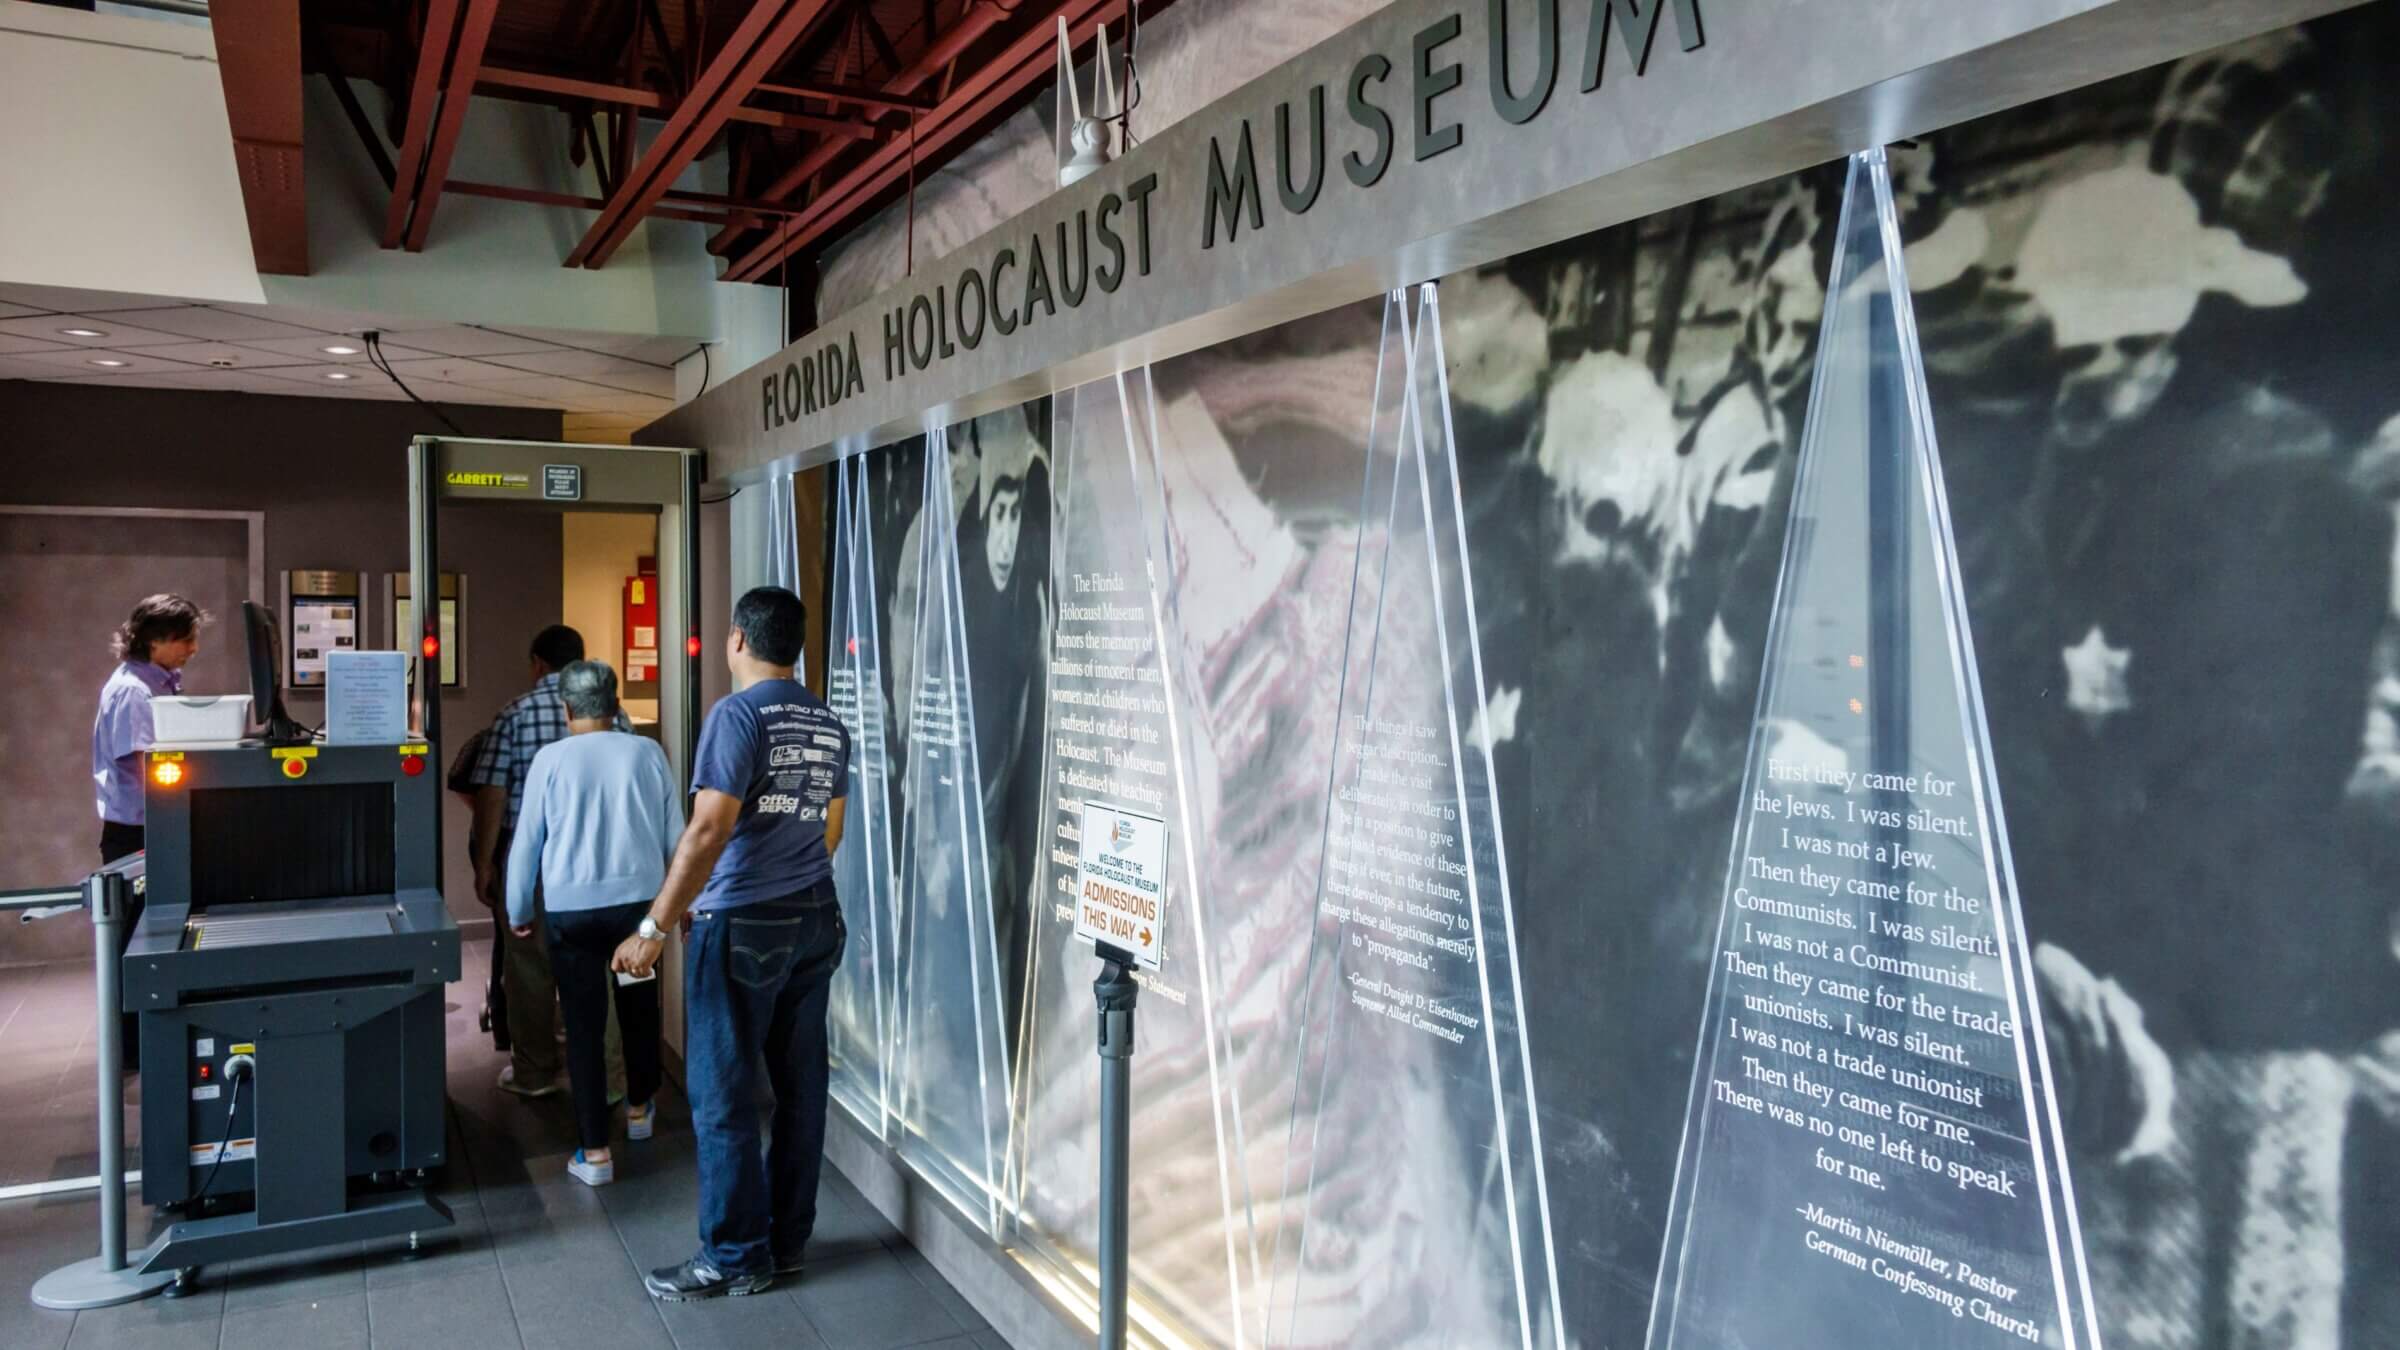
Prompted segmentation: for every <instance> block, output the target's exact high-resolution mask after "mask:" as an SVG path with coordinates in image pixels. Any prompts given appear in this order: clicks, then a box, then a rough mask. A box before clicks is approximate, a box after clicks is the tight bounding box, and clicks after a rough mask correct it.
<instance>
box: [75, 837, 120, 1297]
mask: <svg viewBox="0 0 2400 1350" xmlns="http://www.w3.org/2000/svg"><path fill="white" fill-rule="evenodd" d="M131 889H132V888H131V887H129V886H127V885H126V883H125V878H124V877H123V876H121V875H119V874H118V873H116V872H113V871H105V870H104V871H99V872H94V873H93V874H92V875H91V879H90V880H88V881H86V882H84V895H85V898H86V900H87V902H88V903H89V904H90V905H91V907H92V983H93V985H94V986H95V987H96V991H97V993H98V998H97V1000H96V1001H97V1002H98V1004H99V1005H100V1022H99V1026H98V1028H97V1029H96V1033H95V1034H96V1036H97V1038H98V1040H99V1042H100V1047H99V1048H100V1054H99V1059H100V1081H99V1090H98V1091H97V1092H96V1093H94V1094H93V1099H94V1100H96V1101H98V1102H99V1103H100V1269H101V1270H103V1271H106V1272H108V1273H110V1274H112V1275H113V1274H115V1273H116V1272H117V1271H120V1270H123V1269H124V1268H125V1030H124V1026H125V1021H124V1017H123V1016H122V1013H123V1009H124V1006H125V997H124V993H123V988H124V985H123V973H124V966H123V965H122V964H121V963H120V961H119V960H118V957H117V949H118V948H119V947H121V946H123V945H124V944H123V943H122V942H121V941H120V940H119V936H118V935H119V934H120V933H122V932H123V931H124V928H125V917H126V916H125V911H126V910H127V909H128V908H130V907H131V906H130V905H129V903H128V901H129V898H130V891H131Z"/></svg>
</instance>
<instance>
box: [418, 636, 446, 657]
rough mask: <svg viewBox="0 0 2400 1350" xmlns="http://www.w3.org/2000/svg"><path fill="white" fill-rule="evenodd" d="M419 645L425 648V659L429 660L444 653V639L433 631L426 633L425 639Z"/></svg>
mask: <svg viewBox="0 0 2400 1350" xmlns="http://www.w3.org/2000/svg"><path fill="white" fill-rule="evenodd" d="M419 646H420V647H421V648H422V649H423V650H424V652H425V659H426V660H428V661H430V660H432V659H433V658H435V657H437V656H439V655H441V654H442V640H441V639H440V638H438V637H435V636H434V635H433V634H431V633H427V634H426V635H425V641H424V642H422V643H420V644H419Z"/></svg>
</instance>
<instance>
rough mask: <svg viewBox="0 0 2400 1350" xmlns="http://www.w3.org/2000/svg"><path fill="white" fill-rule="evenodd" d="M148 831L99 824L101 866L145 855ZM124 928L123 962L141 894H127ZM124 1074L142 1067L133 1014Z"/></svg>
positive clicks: (127, 1023)
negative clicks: (144, 843) (133, 855)
mask: <svg viewBox="0 0 2400 1350" xmlns="http://www.w3.org/2000/svg"><path fill="white" fill-rule="evenodd" d="M144 837H145V831H144V830H143V828H142V827H141V826H139V825H126V824H123V823H121V822H118V821H114V820H105V819H104V820H102V821H101V822H100V865H101V866H102V867H106V866H108V865H109V864H110V863H113V862H115V861H116V860H117V859H119V858H123V857H128V856H130V855H132V854H136V853H139V852H141V851H142V842H143V839H144ZM126 901H127V904H126V906H125V926H124V927H123V928H120V929H118V930H117V958H118V959H119V960H123V959H124V957H125V949H126V948H127V947H130V946H132V945H133V930H134V929H136V928H139V927H140V926H141V923H142V909H143V908H144V906H143V904H142V896H141V893H140V892H139V891H128V892H127V893H126ZM124 1027H125V1071H126V1072H127V1073H131V1072H133V1071H134V1070H136V1069H139V1068H140V1067H142V1033H141V1024H140V1023H139V1022H138V1021H136V1020H135V1017H134V1014H132V1013H126V1014H124Z"/></svg>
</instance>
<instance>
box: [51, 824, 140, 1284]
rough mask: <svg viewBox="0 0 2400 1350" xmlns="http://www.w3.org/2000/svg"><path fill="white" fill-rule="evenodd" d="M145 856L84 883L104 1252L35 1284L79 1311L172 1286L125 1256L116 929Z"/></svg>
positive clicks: (124, 919)
mask: <svg viewBox="0 0 2400 1350" xmlns="http://www.w3.org/2000/svg"><path fill="white" fill-rule="evenodd" d="M141 866H142V862H141V859H140V858H138V857H136V858H133V859H125V860H120V861H118V862H116V863H112V864H110V865H109V866H107V867H104V868H102V869H100V870H99V871H97V872H94V873H93V874H92V875H91V876H90V877H89V878H87V879H86V880H85V881H84V883H83V898H84V903H85V904H86V905H87V906H88V907H89V908H90V910H91V916H92V983H93V986H94V988H93V996H94V997H93V1001H94V1002H95V1003H96V1004H97V1005H98V1007H97V1009H96V1011H97V1012H98V1014H99V1022H98V1025H97V1026H96V1027H95V1028H94V1030H95V1034H96V1037H97V1040H98V1052H99V1053H98V1055H97V1058H98V1059H99V1061H100V1063H99V1075H98V1087H99V1091H98V1094H97V1095H98V1102H97V1105H98V1107H99V1115H100V1254H99V1255H97V1256H93V1257H87V1258H85V1259H84V1260H81V1261H77V1262H74V1263H72V1264H70V1265H66V1266H61V1267H60V1268H58V1269H57V1270H54V1271H51V1272H50V1273H49V1274H47V1275H44V1276H43V1277H42V1278H41V1279H39V1280H36V1281H35V1282H34V1285H33V1301H34V1303H35V1304H36V1305H38V1306H40V1307H44V1308H53V1309H57V1310H59V1311H62V1312H65V1311H80V1310H83V1309H87V1308H106V1307H111V1306H113V1305H115V1304H119V1303H131V1302H133V1301H134V1300H135V1299H138V1298H147V1297H149V1296H150V1295H152V1294H155V1293H157V1292H158V1291H159V1290H161V1289H163V1288H165V1287H166V1285H167V1283H168V1281H170V1280H171V1279H172V1278H173V1273H172V1272H163V1273H157V1274H150V1273H145V1272H143V1271H140V1270H134V1269H129V1268H128V1266H127V1262H126V1256H125V1081H124V1071H125V1031H124V1022H123V1020H122V1018H123V1014H124V1010H125V998H124V967H123V964H122V962H121V959H120V957H119V956H118V952H117V948H118V947H119V945H120V943H119V940H118V934H120V933H122V932H123V931H124V929H125V925H126V924H127V923H128V922H129V921H130V919H131V917H132V916H131V911H132V908H133V882H132V875H134V874H136V873H137V872H138V869H140V868H141Z"/></svg>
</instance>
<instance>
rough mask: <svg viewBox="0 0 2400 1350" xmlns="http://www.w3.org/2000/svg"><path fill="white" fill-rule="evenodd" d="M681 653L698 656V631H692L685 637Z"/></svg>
mask: <svg viewBox="0 0 2400 1350" xmlns="http://www.w3.org/2000/svg"><path fill="white" fill-rule="evenodd" d="M683 654H684V655H685V656H698V655H699V654H700V635H699V634H698V633H694V634H692V635H691V636H690V637H687V638H685V639H684V640H683Z"/></svg>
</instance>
